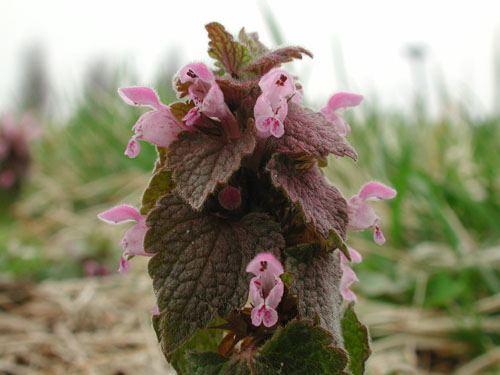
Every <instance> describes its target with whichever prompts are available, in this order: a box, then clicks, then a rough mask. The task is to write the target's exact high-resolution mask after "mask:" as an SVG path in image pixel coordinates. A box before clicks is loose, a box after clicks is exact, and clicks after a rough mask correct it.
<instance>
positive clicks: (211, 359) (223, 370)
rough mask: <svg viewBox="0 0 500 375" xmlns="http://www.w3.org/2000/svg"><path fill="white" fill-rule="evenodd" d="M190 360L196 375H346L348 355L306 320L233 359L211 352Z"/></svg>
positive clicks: (290, 326) (192, 357) (192, 356)
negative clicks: (260, 346)
mask: <svg viewBox="0 0 500 375" xmlns="http://www.w3.org/2000/svg"><path fill="white" fill-rule="evenodd" d="M246 350H247V351H248V350H249V349H246ZM252 352H253V357H252ZM189 358H190V366H191V372H190V374H193V375H276V374H282V375H305V374H307V375H309V374H310V375H347V373H346V372H344V368H345V366H346V364H347V356H346V353H345V352H344V351H343V350H342V349H341V348H338V347H334V346H332V336H331V335H330V334H329V333H328V332H327V331H325V330H324V329H322V328H320V327H314V326H313V325H312V323H311V322H310V321H307V320H306V321H294V322H291V323H289V324H288V325H287V326H286V327H284V328H282V329H281V330H279V331H278V332H276V334H275V335H274V336H273V337H272V338H271V339H270V340H269V341H268V342H266V343H265V344H264V346H262V348H260V349H257V350H254V349H252V351H251V352H248V353H246V352H244V353H242V354H241V355H239V356H238V357H237V358H234V359H229V358H226V357H224V356H221V355H220V354H217V353H210V352H206V353H193V354H191V355H190V357H189Z"/></svg>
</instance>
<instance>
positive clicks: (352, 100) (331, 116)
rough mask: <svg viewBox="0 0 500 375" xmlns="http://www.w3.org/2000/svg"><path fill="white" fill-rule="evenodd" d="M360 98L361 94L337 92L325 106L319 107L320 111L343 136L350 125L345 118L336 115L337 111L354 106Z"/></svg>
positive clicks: (346, 134)
mask: <svg viewBox="0 0 500 375" xmlns="http://www.w3.org/2000/svg"><path fill="white" fill-rule="evenodd" d="M362 100H363V97H362V96H361V95H357V94H349V93H346V92H339V93H338V94H335V95H333V96H332V97H331V98H330V99H329V100H328V104H327V105H326V107H323V108H321V112H322V113H323V114H324V115H325V117H326V118H327V119H328V120H330V121H331V122H332V123H333V125H334V127H335V129H336V130H337V132H338V133H339V134H340V135H342V136H344V137H345V136H348V135H349V134H350V133H351V127H350V126H349V124H348V123H347V121H346V120H344V119H343V118H342V117H340V116H339V115H338V112H341V111H344V110H345V109H347V108H349V107H355V106H357V105H359V104H360V103H361V101H362Z"/></svg>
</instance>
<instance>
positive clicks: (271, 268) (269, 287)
mask: <svg viewBox="0 0 500 375" xmlns="http://www.w3.org/2000/svg"><path fill="white" fill-rule="evenodd" d="M246 271H247V272H251V273H253V274H254V275H255V277H254V278H252V280H250V297H251V298H252V302H253V304H254V306H255V307H254V308H253V309H252V314H251V318H252V324H253V325H254V326H256V327H258V326H260V325H261V324H262V323H264V325H265V326H266V327H272V326H273V325H275V324H276V323H277V322H278V312H277V311H276V308H277V307H278V305H279V303H280V301H281V297H283V290H284V285H283V281H282V280H281V278H280V275H281V274H283V266H282V265H281V263H280V262H279V260H277V259H276V258H275V257H274V255H272V254H270V253H261V254H258V255H257V256H256V257H255V258H253V259H252V260H251V261H250V263H248V266H247V269H246Z"/></svg>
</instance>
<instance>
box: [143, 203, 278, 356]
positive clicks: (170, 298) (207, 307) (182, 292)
mask: <svg viewBox="0 0 500 375" xmlns="http://www.w3.org/2000/svg"><path fill="white" fill-rule="evenodd" d="M147 224H148V226H150V227H151V229H150V230H149V231H148V232H147V234H146V238H145V241H144V244H145V249H146V251H147V252H150V253H156V255H155V256H154V257H153V258H151V260H150V262H149V274H150V276H151V278H152V279H153V287H154V290H155V293H156V297H157V303H158V307H159V311H160V315H159V316H158V317H157V318H156V323H155V328H156V330H157V335H158V337H159V338H160V339H161V344H162V348H163V350H164V351H165V352H170V351H172V350H175V349H176V348H178V347H179V346H180V345H182V344H183V343H184V342H185V341H186V340H187V339H188V338H189V337H191V336H192V335H193V333H194V332H195V330H196V329H197V328H205V327H206V326H207V324H208V323H209V322H210V321H211V320H212V319H213V318H214V317H215V315H216V314H219V315H220V316H221V317H225V316H227V315H228V314H229V313H230V312H231V311H232V310H233V309H238V308H241V307H243V305H244V304H245V302H246V301H247V297H248V284H249V282H250V278H251V275H250V274H248V273H247V272H246V267H247V264H248V262H249V261H250V260H251V259H252V258H253V257H254V256H255V255H257V254H258V253H261V252H271V253H274V254H276V255H277V256H278V255H279V249H280V248H282V247H283V246H284V239H283V237H282V235H281V234H280V226H279V225H278V224H277V223H275V222H274V221H272V220H271V218H270V217H269V216H267V215H265V214H260V213H251V214H248V215H246V216H245V217H243V218H242V219H241V220H240V221H239V222H231V221H226V220H222V219H219V218H217V217H213V216H209V215H208V214H207V213H205V212H203V211H202V212H198V211H195V210H193V209H192V208H191V207H190V206H189V205H187V204H186V203H184V202H183V201H182V200H181V199H180V198H178V197H177V196H175V195H173V194H169V195H167V196H165V197H163V198H161V199H160V201H159V202H158V203H157V205H156V208H154V209H153V210H152V211H151V212H150V213H149V216H148V219H147Z"/></svg>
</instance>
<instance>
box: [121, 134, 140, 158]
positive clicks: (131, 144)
mask: <svg viewBox="0 0 500 375" xmlns="http://www.w3.org/2000/svg"><path fill="white" fill-rule="evenodd" d="M140 152H141V145H140V144H139V142H137V137H136V136H133V137H132V138H130V141H128V144H127V148H126V149H125V152H124V154H125V155H127V156H128V157H129V158H131V159H133V158H135V157H136V156H137V155H139V153H140Z"/></svg>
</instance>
